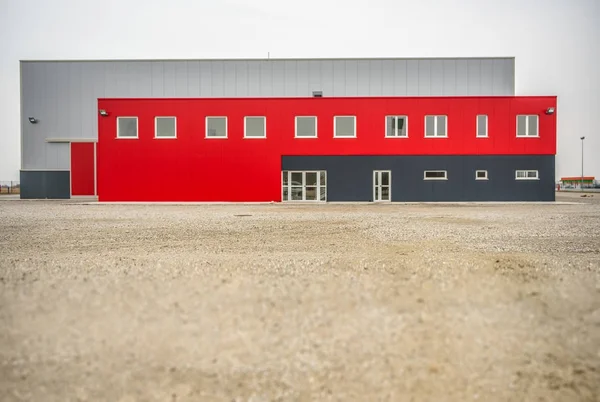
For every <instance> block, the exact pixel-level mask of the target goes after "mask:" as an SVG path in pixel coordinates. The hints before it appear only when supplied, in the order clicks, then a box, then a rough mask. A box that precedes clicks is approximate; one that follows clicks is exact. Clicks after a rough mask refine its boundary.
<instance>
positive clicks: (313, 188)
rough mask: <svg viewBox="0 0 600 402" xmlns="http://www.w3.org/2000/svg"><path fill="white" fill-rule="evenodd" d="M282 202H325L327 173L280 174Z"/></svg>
mask: <svg viewBox="0 0 600 402" xmlns="http://www.w3.org/2000/svg"><path fill="white" fill-rule="evenodd" d="M281 200H282V201H322V202H324V201H327V172H326V171H325V170H315V171H291V170H284V171H282V172H281Z"/></svg>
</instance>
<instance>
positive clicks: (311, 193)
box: [306, 186, 317, 201]
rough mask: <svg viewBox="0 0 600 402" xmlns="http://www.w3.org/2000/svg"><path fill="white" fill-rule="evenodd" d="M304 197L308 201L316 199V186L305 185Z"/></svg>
mask: <svg viewBox="0 0 600 402" xmlns="http://www.w3.org/2000/svg"><path fill="white" fill-rule="evenodd" d="M306 199H307V200H309V201H316V200H317V187H313V186H311V187H306Z"/></svg>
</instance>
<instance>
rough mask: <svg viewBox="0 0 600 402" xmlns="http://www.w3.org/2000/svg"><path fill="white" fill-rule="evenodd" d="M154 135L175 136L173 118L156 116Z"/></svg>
mask: <svg viewBox="0 0 600 402" xmlns="http://www.w3.org/2000/svg"><path fill="white" fill-rule="evenodd" d="M156 136H157V137H166V138H172V137H175V118H174V117H157V118H156Z"/></svg>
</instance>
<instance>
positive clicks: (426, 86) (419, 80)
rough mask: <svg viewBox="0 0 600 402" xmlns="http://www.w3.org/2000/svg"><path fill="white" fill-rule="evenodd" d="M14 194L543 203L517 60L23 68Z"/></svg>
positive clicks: (544, 165)
mask: <svg viewBox="0 0 600 402" xmlns="http://www.w3.org/2000/svg"><path fill="white" fill-rule="evenodd" d="M21 115H22V123H21V124H22V126H21V127H22V133H21V134H22V141H21V143H22V169H21V197H22V198H70V197H74V196H97V197H98V199H99V200H100V201H232V202H253V201H256V202H260V201H284V202H285V201H309V202H326V201H365V202H377V201H382V202H384V201H552V200H554V187H555V177H554V176H555V173H554V158H555V154H556V97H555V96H516V95H515V60H514V58H468V59H286V60H281V59H278V60H273V59H270V60H178V61H162V60H156V61H22V62H21Z"/></svg>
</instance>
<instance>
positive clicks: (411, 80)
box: [406, 60, 419, 96]
mask: <svg viewBox="0 0 600 402" xmlns="http://www.w3.org/2000/svg"><path fill="white" fill-rule="evenodd" d="M406 96H419V60H408V61H407V62H406Z"/></svg>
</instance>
